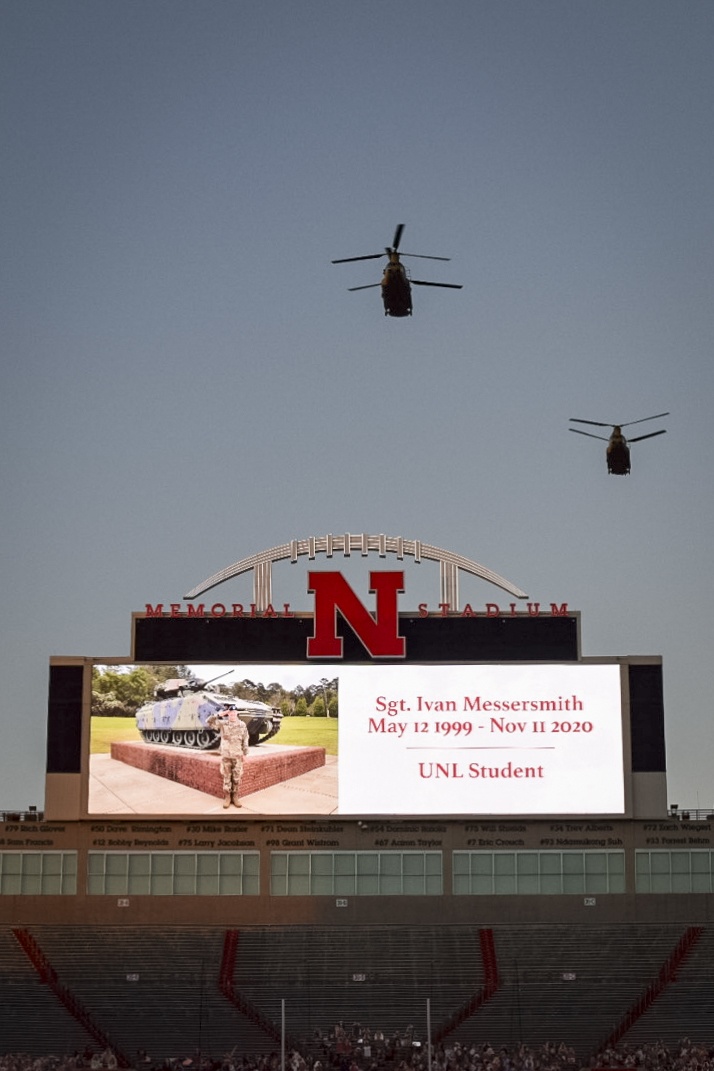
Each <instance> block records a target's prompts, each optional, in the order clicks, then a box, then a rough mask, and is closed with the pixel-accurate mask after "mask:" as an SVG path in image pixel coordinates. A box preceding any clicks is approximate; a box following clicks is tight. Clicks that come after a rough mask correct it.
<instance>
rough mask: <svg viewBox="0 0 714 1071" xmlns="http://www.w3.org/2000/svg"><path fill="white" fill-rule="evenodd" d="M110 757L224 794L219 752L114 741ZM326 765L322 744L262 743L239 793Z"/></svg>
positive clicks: (252, 754) (252, 751)
mask: <svg viewBox="0 0 714 1071" xmlns="http://www.w3.org/2000/svg"><path fill="white" fill-rule="evenodd" d="M111 754H112V758H113V759H117V761H119V762H125V763H127V765H128V766H135V767H136V768H137V769H139V770H146V771H147V772H148V773H152V774H156V775H157V776H158V777H166V778H167V779H168V780H169V781H176V782H177V783H178V784H180V785H186V786H187V787H189V788H197V789H199V791H201V792H208V793H209V794H210V795H211V796H218V797H219V798H220V797H222V796H223V777H222V775H221V757H220V754H219V752H218V751H189V750H188V749H187V748H178V747H168V746H165V745H162V744H144V743H113V744H112V746H111ZM324 765H325V749H324V748H323V747H276V746H275V745H273V746H272V747H271V746H270V745H262V746H261V747H257V748H251V749H250V753H249V755H248V756H247V758H246V759H245V763H244V766H243V780H242V782H241V787H240V794H241V796H249V795H250V794H251V792H258V791H259V790H260V789H261V788H270V787H271V785H278V784H280V783H281V782H283V781H289V780H290V779H291V778H293V777H298V776H299V775H300V774H304V773H307V772H308V771H309V770H316V769H318V767H320V766H324Z"/></svg>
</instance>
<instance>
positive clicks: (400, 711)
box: [87, 663, 625, 819]
mask: <svg viewBox="0 0 714 1071" xmlns="http://www.w3.org/2000/svg"><path fill="white" fill-rule="evenodd" d="M238 721H240V722H242V724H243V726H245V731H244V730H243V728H240V729H239V730H236V729H235V725H236V722H238ZM89 723H90V724H89V732H88V734H87V736H88V739H89V754H88V756H87V772H88V785H87V813H88V814H89V815H92V816H94V815H104V816H108V815H117V816H124V817H125V816H130V815H134V816H137V817H146V816H156V815H165V816H167V817H168V816H177V815H182V816H200V815H209V814H218V813H221V814H223V815H226V814H230V815H233V816H236V817H238V816H239V817H241V818H246V819H248V818H250V817H266V816H277V815H286V816H298V815H304V816H317V815H325V816H327V815H337V816H354V817H368V816H392V815H393V816H413V817H417V816H432V815H436V814H438V815H449V816H453V817H465V816H473V815H504V816H508V815H519V816H536V815H555V814H582V815H604V814H608V815H617V814H623V813H624V809H625V798H624V755H623V746H624V745H623V711H622V697H621V687H620V667H619V666H618V665H614V664H582V663H580V664H549V665H545V664H540V663H538V664H529V665H524V664H516V665H513V664H511V665H493V664H485V665H484V664H478V665H419V664H414V663H409V664H387V665H379V664H370V665H350V666H345V665H342V664H340V665H335V664H323V665H315V664H308V665H304V664H303V665H275V664H270V665H247V664H244V663H241V664H233V665H215V664H211V665H190V666H165V665H161V666H149V665H123V664H122V665H116V664H114V665H108V664H96V665H94V667H93V669H92V702H91V711H90V718H89ZM231 726H232V728H231ZM243 751H246V752H247V754H245V755H243ZM236 753H238V755H239V760H238V763H237V764H236V762H231V759H235V758H236ZM227 778H228V780H227ZM231 778H232V780H231ZM236 779H237V780H236ZM224 804H225V806H224Z"/></svg>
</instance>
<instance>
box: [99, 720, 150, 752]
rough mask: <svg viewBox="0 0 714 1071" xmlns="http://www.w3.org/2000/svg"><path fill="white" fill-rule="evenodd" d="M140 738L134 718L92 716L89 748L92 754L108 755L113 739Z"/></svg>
mask: <svg viewBox="0 0 714 1071" xmlns="http://www.w3.org/2000/svg"><path fill="white" fill-rule="evenodd" d="M119 740H121V741H124V740H141V735H140V733H139V730H138V729H137V727H136V721H135V720H134V718H92V719H91V722H90V742H89V750H90V753H91V754H92V755H108V754H109V750H110V745H111V744H112V742H114V741H119Z"/></svg>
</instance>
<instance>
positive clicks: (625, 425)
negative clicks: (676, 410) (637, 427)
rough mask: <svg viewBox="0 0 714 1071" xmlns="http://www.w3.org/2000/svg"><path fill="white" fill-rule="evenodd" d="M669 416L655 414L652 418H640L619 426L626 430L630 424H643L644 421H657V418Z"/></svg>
mask: <svg viewBox="0 0 714 1071" xmlns="http://www.w3.org/2000/svg"><path fill="white" fill-rule="evenodd" d="M663 416H669V413H655V415H654V416H646V417H642V419H641V420H628V421H627V423H626V424H620V427H621V428H627V427H629V426H630V425H631V424H644V422H645V420H657V418H658V417H663Z"/></svg>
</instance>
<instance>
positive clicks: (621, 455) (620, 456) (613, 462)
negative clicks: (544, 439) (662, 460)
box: [568, 413, 669, 476]
mask: <svg viewBox="0 0 714 1071" xmlns="http://www.w3.org/2000/svg"><path fill="white" fill-rule="evenodd" d="M666 416H669V413H656V414H655V415H654V416H648V417H642V419H641V420H629V421H628V422H627V423H626V424H614V425H611V424H605V423H603V422H602V421H601V420H579V419H578V418H577V417H571V418H570V419H571V421H573V423H576V424H594V425H595V426H596V427H598V428H609V427H612V434H611V435H610V437H609V438H606V437H605V436H604V435H594V434H593V433H592V432H591V431H581V430H580V428H568V431H574V432H575V433H576V435H589V436H590V438H591V439H603V440H604V441H605V442H606V443H607V449H606V451H605V456H606V458H607V471H608V472H609V473H610V475H611V476H627V475H628V473H629V471H630V448H629V446H628V444H627V443H628V441H627V439H626V438H625V436H624V435H623V434H622V429H623V428H626V427H629V426H630V425H631V424H643V423H644V422H645V421H646V420H657V419H658V418H659V417H666ZM665 432H666V428H662V430H661V431H651V432H650V433H649V435H638V436H637V437H636V438H634V439H630V440H629V441H630V442H631V443H638V442H641V440H642V439H653V438H654V437H655V435H664V434H665Z"/></svg>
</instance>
